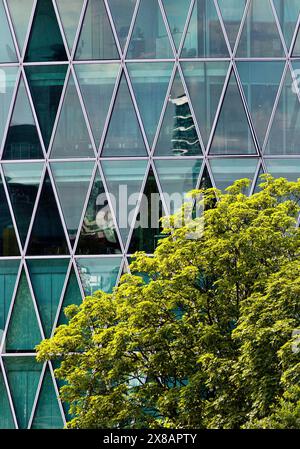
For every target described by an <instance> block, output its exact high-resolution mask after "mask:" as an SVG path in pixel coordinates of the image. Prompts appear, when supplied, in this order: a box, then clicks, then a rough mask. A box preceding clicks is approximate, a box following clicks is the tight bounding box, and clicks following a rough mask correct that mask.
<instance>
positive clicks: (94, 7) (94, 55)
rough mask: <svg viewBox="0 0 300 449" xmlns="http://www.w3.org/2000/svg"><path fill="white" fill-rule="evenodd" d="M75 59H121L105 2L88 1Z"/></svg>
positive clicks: (98, 0) (101, 0)
mask: <svg viewBox="0 0 300 449" xmlns="http://www.w3.org/2000/svg"><path fill="white" fill-rule="evenodd" d="M75 58H76V59H80V60H86V61H88V60H90V59H119V58H120V56H119V53H118V50H117V46H116V42H115V38H114V35H113V32H112V29H111V26H110V23H109V20H108V16H107V11H106V7H105V4H104V1H103V0H89V1H88V5H87V9H86V12H85V16H84V21H83V25H82V29H81V33H80V36H79V40H78V44H77V50H76V55H75Z"/></svg>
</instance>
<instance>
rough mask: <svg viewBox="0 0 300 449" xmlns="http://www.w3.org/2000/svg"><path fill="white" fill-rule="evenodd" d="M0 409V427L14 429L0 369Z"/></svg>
mask: <svg viewBox="0 0 300 449" xmlns="http://www.w3.org/2000/svg"><path fill="white" fill-rule="evenodd" d="M0 410H1V429H15V428H16V427H15V423H14V420H13V416H12V412H11V408H10V405H9V400H8V396H7V391H6V387H5V383H4V378H3V374H2V373H1V371H0Z"/></svg>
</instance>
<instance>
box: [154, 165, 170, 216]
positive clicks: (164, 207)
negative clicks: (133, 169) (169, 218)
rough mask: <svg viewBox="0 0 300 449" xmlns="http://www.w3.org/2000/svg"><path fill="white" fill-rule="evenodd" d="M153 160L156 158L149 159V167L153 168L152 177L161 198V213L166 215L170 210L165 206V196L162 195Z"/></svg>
mask: <svg viewBox="0 0 300 449" xmlns="http://www.w3.org/2000/svg"><path fill="white" fill-rule="evenodd" d="M155 160H156V159H154V160H153V159H152V161H151V168H152V170H153V174H154V178H155V181H156V185H157V189H158V192H159V196H160V199H161V204H162V213H163V214H164V215H168V214H169V213H170V212H169V211H168V207H167V203H166V200H165V196H164V195H163V189H162V186H161V182H160V178H159V176H158V172H157V169H156V164H155Z"/></svg>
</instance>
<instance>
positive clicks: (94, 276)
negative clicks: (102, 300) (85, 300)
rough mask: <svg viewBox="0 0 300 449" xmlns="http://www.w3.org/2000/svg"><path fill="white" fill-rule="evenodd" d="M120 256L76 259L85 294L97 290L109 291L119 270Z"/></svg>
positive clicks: (90, 293) (87, 294)
mask: <svg viewBox="0 0 300 449" xmlns="http://www.w3.org/2000/svg"><path fill="white" fill-rule="evenodd" d="M121 261H122V258H121V257H109V258H108V257H106V258H102V259H77V267H78V271H79V275H80V279H81V282H82V286H83V289H84V293H85V295H86V296H89V295H92V294H93V293H95V292H96V291H98V290H103V291H104V292H107V293H109V292H111V291H112V289H113V288H114V287H115V285H116V282H117V278H118V275H119V272H120V266H121Z"/></svg>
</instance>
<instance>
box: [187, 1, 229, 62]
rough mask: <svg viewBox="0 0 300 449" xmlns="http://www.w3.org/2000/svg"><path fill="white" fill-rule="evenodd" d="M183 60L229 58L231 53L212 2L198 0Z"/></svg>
mask: <svg viewBox="0 0 300 449" xmlns="http://www.w3.org/2000/svg"><path fill="white" fill-rule="evenodd" d="M181 57H182V58H228V57H229V52H228V48H227V45H226V41H225V37H224V34H223V30H222V27H221V23H220V21H219V17H218V13H217V10H216V7H215V4H214V2H213V1H212V0H196V1H195V5H194V9H193V13H192V16H191V19H190V23H189V26H188V30H187V34H186V37H185V40H184V44H183V48H182V52H181Z"/></svg>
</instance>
